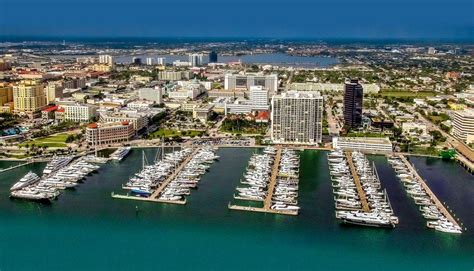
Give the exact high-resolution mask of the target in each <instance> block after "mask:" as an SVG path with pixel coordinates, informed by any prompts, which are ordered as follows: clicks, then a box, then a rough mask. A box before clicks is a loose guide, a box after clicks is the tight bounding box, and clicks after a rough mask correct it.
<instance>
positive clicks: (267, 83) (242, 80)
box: [224, 74, 278, 93]
mask: <svg viewBox="0 0 474 271" xmlns="http://www.w3.org/2000/svg"><path fill="white" fill-rule="evenodd" d="M251 86H262V87H264V88H266V89H268V91H269V92H270V93H276V91H277V89H278V76H277V75H276V74H270V75H263V74H226V75H225V81H224V89H225V90H250V87H251Z"/></svg>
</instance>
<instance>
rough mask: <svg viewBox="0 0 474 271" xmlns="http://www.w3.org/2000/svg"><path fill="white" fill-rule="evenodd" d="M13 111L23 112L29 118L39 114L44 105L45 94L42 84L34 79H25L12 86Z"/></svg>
mask: <svg viewBox="0 0 474 271" xmlns="http://www.w3.org/2000/svg"><path fill="white" fill-rule="evenodd" d="M13 103H14V113H15V114H24V115H27V116H28V117H30V118H34V117H37V116H39V113H40V111H41V109H43V108H44V107H45V106H46V95H45V93H44V89H43V85H42V84H41V83H38V82H36V81H32V80H25V81H21V82H20V83H19V84H18V85H14V86H13Z"/></svg>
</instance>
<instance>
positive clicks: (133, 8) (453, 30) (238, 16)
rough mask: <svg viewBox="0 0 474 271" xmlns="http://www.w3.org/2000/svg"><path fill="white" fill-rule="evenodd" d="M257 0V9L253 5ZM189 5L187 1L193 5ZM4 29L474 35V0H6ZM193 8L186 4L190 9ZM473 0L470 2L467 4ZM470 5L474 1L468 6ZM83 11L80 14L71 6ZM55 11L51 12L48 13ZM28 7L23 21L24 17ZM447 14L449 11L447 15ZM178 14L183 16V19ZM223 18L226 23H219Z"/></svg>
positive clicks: (10, 32)
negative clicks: (353, 0) (196, 0)
mask: <svg viewBox="0 0 474 271" xmlns="http://www.w3.org/2000/svg"><path fill="white" fill-rule="evenodd" d="M250 3H251V4H252V5H253V7H252V8H251V9H248V8H246V7H247V6H248V4H250ZM186 5H187V6H186ZM3 6H4V10H5V11H7V12H5V13H4V16H3V17H2V19H0V36H2V37H7V38H8V37H9V36H33V37H42V36H51V37H149V38H150V37H175V38H176V37H183V38H184V37H210V38H222V37H229V38H232V37H233V38H236V37H237V38H244V37H247V38H259V37H268V38H272V37H278V38H314V39H341V38H353V39H387V38H390V39H452V40H463V39H468V40H472V38H473V37H474V21H473V19H472V17H471V14H470V11H471V10H472V6H473V3H472V1H466V0H456V1H455V2H451V3H450V4H449V5H446V4H445V3H444V2H441V1H435V2H433V1H425V0H417V1H416V2H409V1H405V0H398V1H395V0H390V1H386V2H385V3H383V4H382V3H378V2H376V1H372V0H363V1H358V3H357V5H354V3H351V2H349V1H347V0H338V1H336V2H334V1H333V2H331V3H329V2H326V1H315V2H314V1H313V2H310V1H305V0H297V1H296V2H293V3H292V4H291V5H287V3H286V2H283V1H277V2H270V1H267V0H260V1H258V2H249V3H247V2H245V1H244V2H235V1H233V2H228V3H226V5H222V4H221V3H219V2H217V1H214V0H205V1H201V2H199V4H195V3H193V2H190V1H184V2H180V3H179V4H176V3H163V2H158V3H156V2H149V1H146V0H139V1H136V2H133V4H132V3H130V2H128V1H114V2H113V5H112V2H111V1H109V0H100V1H98V2H91V1H85V2H84V1H81V2H79V1H70V2H68V3H67V5H66V4H64V3H62V2H59V1H56V0H47V1H45V2H42V3H41V5H39V4H38V3H36V2H34V1H30V0H27V1H23V2H22V3H21V4H19V3H16V2H14V1H10V0H7V1H5V2H4V4H3ZM183 7H186V8H183ZM466 7H467V8H466ZM468 7H471V8H468ZM71 10H74V11H75V14H80V19H76V18H75V17H73V16H71V14H70V11H71ZM42 11H45V12H46V11H47V14H51V16H44V14H46V13H45V12H42ZM18 14H22V20H17V16H18ZM440 14H442V15H443V16H440ZM176 19H179V20H176ZM216 22H219V23H216Z"/></svg>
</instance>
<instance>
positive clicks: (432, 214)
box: [388, 155, 462, 234]
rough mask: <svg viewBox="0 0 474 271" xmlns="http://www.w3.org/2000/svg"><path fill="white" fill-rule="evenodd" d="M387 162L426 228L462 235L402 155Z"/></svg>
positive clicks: (460, 229) (457, 225) (455, 222)
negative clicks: (418, 212) (413, 203)
mask: <svg viewBox="0 0 474 271" xmlns="http://www.w3.org/2000/svg"><path fill="white" fill-rule="evenodd" d="M388 161H389V163H390V164H391V165H392V168H393V169H394V170H395V172H396V174H397V177H398V178H399V180H400V182H401V183H402V184H403V185H404V187H405V189H406V192H407V194H408V195H409V196H410V197H411V198H412V199H413V200H414V202H415V204H416V205H417V206H419V207H418V208H419V210H420V212H421V214H422V215H423V217H424V218H425V219H426V220H427V222H426V226H427V227H428V228H433V229H435V230H437V231H440V232H445V233H454V234H460V233H462V228H461V227H460V226H459V224H458V222H457V221H456V219H454V217H453V216H452V215H451V214H450V213H449V211H448V210H447V209H446V207H444V205H443V204H442V203H441V201H440V200H439V199H438V198H437V197H436V195H435V194H434V193H433V192H432V191H431V189H430V188H429V186H428V185H427V184H426V182H425V181H424V180H423V179H422V178H421V176H420V175H419V174H418V173H417V171H416V169H415V168H414V167H413V165H412V164H411V163H410V162H409V161H408V160H407V159H406V158H405V157H404V156H403V155H398V156H391V157H389V158H388Z"/></svg>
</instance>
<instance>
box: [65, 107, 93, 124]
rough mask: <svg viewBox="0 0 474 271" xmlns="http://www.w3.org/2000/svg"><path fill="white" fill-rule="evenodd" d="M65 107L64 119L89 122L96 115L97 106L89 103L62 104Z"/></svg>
mask: <svg viewBox="0 0 474 271" xmlns="http://www.w3.org/2000/svg"><path fill="white" fill-rule="evenodd" d="M61 108H63V109H64V120H68V121H75V122H87V121H89V120H91V119H92V118H93V117H95V116H96V111H97V107H96V106H93V105H89V104H67V105H61Z"/></svg>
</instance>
